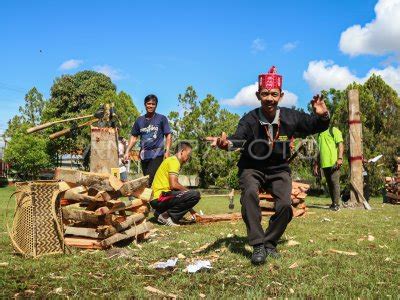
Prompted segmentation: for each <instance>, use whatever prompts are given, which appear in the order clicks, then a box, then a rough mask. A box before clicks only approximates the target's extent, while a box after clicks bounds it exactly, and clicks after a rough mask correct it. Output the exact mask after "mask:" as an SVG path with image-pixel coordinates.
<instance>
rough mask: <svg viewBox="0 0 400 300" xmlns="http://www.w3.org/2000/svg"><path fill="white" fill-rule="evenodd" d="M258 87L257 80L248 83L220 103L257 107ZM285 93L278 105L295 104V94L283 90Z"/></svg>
mask: <svg viewBox="0 0 400 300" xmlns="http://www.w3.org/2000/svg"><path fill="white" fill-rule="evenodd" d="M257 89H258V82H255V83H254V84H250V85H248V86H245V87H243V88H241V89H240V91H239V92H238V93H237V94H236V95H235V96H234V97H233V98H231V99H223V100H222V101H221V102H222V104H226V105H229V106H233V107H239V106H249V107H258V106H260V101H258V99H257V97H256V91H257ZM283 92H284V93H285V95H284V96H283V98H282V100H281V102H280V103H279V106H285V107H292V106H295V105H296V104H297V99H298V97H297V95H296V94H294V93H291V92H289V91H286V90H283Z"/></svg>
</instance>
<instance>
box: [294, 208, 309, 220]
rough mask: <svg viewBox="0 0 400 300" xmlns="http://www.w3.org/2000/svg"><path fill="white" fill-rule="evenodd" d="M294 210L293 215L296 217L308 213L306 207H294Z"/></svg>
mask: <svg viewBox="0 0 400 300" xmlns="http://www.w3.org/2000/svg"><path fill="white" fill-rule="evenodd" d="M292 211H293V217H295V218H296V217H300V216H302V215H304V214H305V213H306V209H305V208H302V209H297V208H294V207H292Z"/></svg>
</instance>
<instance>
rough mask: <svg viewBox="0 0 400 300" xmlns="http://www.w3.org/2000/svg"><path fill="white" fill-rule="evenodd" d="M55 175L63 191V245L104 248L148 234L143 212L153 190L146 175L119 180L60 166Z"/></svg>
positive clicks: (138, 239) (110, 176) (138, 238)
mask: <svg viewBox="0 0 400 300" xmlns="http://www.w3.org/2000/svg"><path fill="white" fill-rule="evenodd" d="M56 179H58V180H60V189H61V191H62V194H61V206H62V215H63V223H64V229H65V231H64V240H65V244H66V245H68V246H72V247H77V248H83V249H106V248H109V247H111V246H112V245H114V244H116V243H117V244H118V242H122V241H124V243H126V242H127V241H129V242H132V241H133V240H136V241H140V240H142V239H144V238H146V236H147V235H148V234H149V231H150V229H151V228H152V224H151V223H148V222H146V216H147V215H148V213H149V208H148V207H149V206H148V202H149V201H150V200H151V199H152V194H153V193H152V190H151V189H148V188H147V184H148V176H145V177H141V178H138V179H135V180H132V181H128V182H122V181H120V180H119V179H118V178H116V177H115V176H112V175H109V174H105V173H104V174H103V173H93V172H82V171H78V170H71V169H64V168H59V169H57V171H56ZM127 197H130V198H131V199H132V200H128V198H127Z"/></svg>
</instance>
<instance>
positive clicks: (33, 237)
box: [7, 181, 65, 257]
mask: <svg viewBox="0 0 400 300" xmlns="http://www.w3.org/2000/svg"><path fill="white" fill-rule="evenodd" d="M16 188H17V189H16V192H15V193H14V194H15V198H16V207H15V213H14V218H13V224H12V228H11V230H10V229H9V234H10V238H11V241H12V243H13V246H14V249H15V250H16V251H17V252H19V253H21V254H23V255H26V256H33V257H38V256H41V255H45V254H55V253H64V252H65V246H64V237H63V229H62V217H61V206H60V200H59V199H58V194H59V192H60V190H59V184H58V182H57V181H34V182H24V183H16ZM7 227H8V224H7Z"/></svg>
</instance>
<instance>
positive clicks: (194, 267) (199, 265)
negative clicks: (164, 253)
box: [185, 260, 212, 273]
mask: <svg viewBox="0 0 400 300" xmlns="http://www.w3.org/2000/svg"><path fill="white" fill-rule="evenodd" d="M201 269H212V267H211V262H210V261H209V260H198V261H195V262H194V263H193V264H191V265H188V266H187V267H186V269H185V271H186V272H188V273H196V272H198V271H200V270H201Z"/></svg>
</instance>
